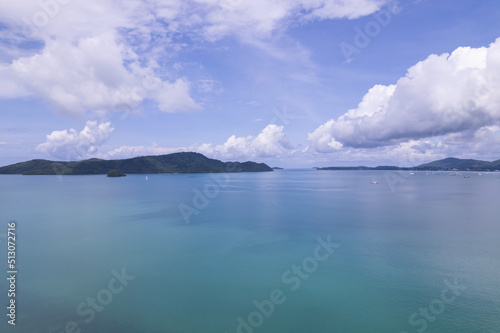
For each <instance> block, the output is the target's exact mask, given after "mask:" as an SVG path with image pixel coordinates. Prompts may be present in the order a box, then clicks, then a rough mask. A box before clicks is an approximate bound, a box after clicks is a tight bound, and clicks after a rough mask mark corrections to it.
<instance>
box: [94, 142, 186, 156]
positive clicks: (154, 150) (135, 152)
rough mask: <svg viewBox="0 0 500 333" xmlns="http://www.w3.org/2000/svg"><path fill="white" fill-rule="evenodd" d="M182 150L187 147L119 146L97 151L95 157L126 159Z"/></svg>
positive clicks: (154, 145)
mask: <svg viewBox="0 0 500 333" xmlns="http://www.w3.org/2000/svg"><path fill="white" fill-rule="evenodd" d="M182 151H188V149H187V148H184V147H181V148H166V147H160V146H158V145H156V144H153V145H152V146H121V147H119V148H116V149H113V150H111V151H108V152H106V153H99V154H98V155H96V157H99V158H103V159H126V158H131V157H137V156H149V155H165V154H172V153H177V152H182Z"/></svg>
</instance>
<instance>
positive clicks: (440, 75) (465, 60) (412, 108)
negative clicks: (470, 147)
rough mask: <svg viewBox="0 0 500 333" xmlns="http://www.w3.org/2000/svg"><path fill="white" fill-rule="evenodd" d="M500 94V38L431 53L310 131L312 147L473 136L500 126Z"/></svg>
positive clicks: (330, 148)
mask: <svg viewBox="0 0 500 333" xmlns="http://www.w3.org/2000/svg"><path fill="white" fill-rule="evenodd" d="M499 90H500V39H498V40H497V41H496V42H494V43H492V44H491V45H490V46H489V47H488V48H485V47H483V48H477V49H475V48H470V47H461V48H458V49H456V50H455V51H454V52H453V53H452V54H451V55H450V54H443V55H439V56H438V55H431V56H429V57H428V58H427V59H426V60H424V61H421V62H419V63H418V64H416V65H415V66H413V67H411V68H410V69H409V70H408V73H407V75H406V76H405V77H403V78H401V79H399V80H398V82H397V84H396V85H390V86H382V85H376V86H374V87H373V88H372V89H370V90H369V92H368V93H367V94H366V95H365V96H364V98H363V100H362V102H361V103H360V104H359V105H358V108H356V109H353V110H349V111H348V112H347V113H346V114H344V115H343V116H341V117H339V118H338V119H336V120H333V119H332V120H329V121H328V122H326V123H325V124H323V125H321V126H320V127H319V128H317V129H316V130H315V131H314V132H312V133H310V134H309V137H308V141H309V144H310V149H313V150H315V151H317V152H322V153H326V152H334V151H336V150H338V149H340V148H342V147H343V148H344V149H349V148H373V147H384V146H398V145H399V144H401V143H405V142H413V141H412V140H421V139H425V138H432V137H444V138H446V139H447V140H452V139H453V138H455V139H457V140H458V137H459V136H460V135H463V134H465V133H468V135H469V136H473V137H474V136H475V135H476V134H475V133H482V132H481V131H483V130H484V129H485V128H489V126H495V125H497V124H499V123H500V95H499V94H497V93H496V92H498V91H499ZM492 128H493V127H492ZM455 134H459V135H458V136H457V135H455ZM443 140H444V139H443Z"/></svg>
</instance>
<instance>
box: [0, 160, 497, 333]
mask: <svg viewBox="0 0 500 333" xmlns="http://www.w3.org/2000/svg"><path fill="white" fill-rule="evenodd" d="M214 177H215V178H214ZM373 178H375V179H377V180H378V184H377V185H374V184H370V182H371V181H372V179H373ZM391 178H394V179H395V180H393V181H389V183H390V185H389V184H388V182H387V179H391ZM204 192H206V193H205V194H203V193H204ZM200 193H201V194H200ZM193 200H194V202H193ZM179 207H181V208H182V209H183V211H184V215H185V217H186V218H184V217H183V215H182V213H181V209H180V208H179ZM189 213H192V214H189ZM499 216H500V177H499V175H495V174H484V175H482V176H477V175H474V174H471V178H463V176H461V175H458V176H455V177H450V176H448V174H447V173H429V174H428V175H426V174H425V173H418V174H416V175H409V173H401V174H398V173H386V172H375V173H373V172H363V171H354V172H350V171H308V170H295V171H294V170H284V171H276V172H273V173H245V174H226V175H208V174H195V175H148V180H147V181H146V180H145V176H144V175H129V176H127V177H125V178H112V179H111V178H106V177H105V176H63V177H60V176H59V177H57V176H17V175H15V176H4V175H2V176H0V242H1V243H0V255H1V258H2V259H1V262H2V264H1V265H0V269H1V270H2V271H3V272H4V275H5V276H6V275H7V273H6V271H7V265H6V250H7V249H6V239H5V233H6V232H7V231H6V230H7V223H8V222H9V221H11V220H15V221H16V222H17V230H16V232H17V247H18V249H17V258H18V277H17V278H18V280H17V297H16V302H17V318H16V323H17V324H16V327H15V328H13V327H11V326H10V325H8V324H7V317H6V316H5V313H6V310H4V314H3V315H2V318H3V319H2V321H1V322H0V331H1V332H44V333H60V332H80V331H79V330H81V332H106V333H115V332H120V333H128V332H154V333H155V332H165V333H170V332H173V333H188V332H189V333H196V332H207V333H211V332H218V333H224V332H227V333H234V332H241V333H251V332H256V333H257V332H259V333H260V332H262V333H264V332H269V333H281V332H286V333H294V332H296V333H303V332H314V333H323V332H325V333H327V332H328V333H333V332H341V333H351V332H352V333H357V332H359V333H361V332H381V333H400V332H408V333H410V332H439V333H447V332H450V333H451V332H453V333H457V332H464V333H479V332H488V333H498V332H500V218H499ZM2 233H3V237H1V234H2ZM318 238H320V239H321V240H322V242H330V243H335V244H336V245H335V247H322V246H321V243H320V242H319V241H318ZM329 251H330V252H331V253H330V252H329ZM315 255H316V256H315ZM319 259H321V260H319ZM294 265H295V270H294V268H293V266H294ZM122 269H124V270H125V274H126V275H128V279H127V278H126V279H125V283H122V284H120V282H119V281H118V280H117V279H116V274H118V275H120V274H121V273H122ZM113 270H114V273H112V271H113ZM132 277H134V278H133V279H132ZM113 279H114V280H113ZM110 281H111V282H112V284H111V287H110ZM125 284H126V285H125ZM450 285H457V287H455V289H453V290H451V289H450V288H449V286H450ZM112 288H114V290H115V291H116V289H120V292H111V291H110V290H111V289H112ZM7 289H8V285H7V281H6V279H2V280H1V282H0V302H2V304H3V305H7V302H8V299H7ZM110 296H111V299H110ZM88 298H96V299H97V301H96V302H97V305H96V306H97V308H92V307H91V305H89V304H87V303H86V302H87V301H88ZM271 299H272V300H274V303H273V301H270V300H271ZM445 300H446V302H445ZM99 302H101V303H99ZM254 302H256V303H257V305H255V303H254ZM82 303H83V304H82ZM259 304H260V305H259ZM270 304H271V305H270ZM261 305H262V306H263V307H262V306H261ZM79 306H80V308H79ZM259 307H260V308H259ZM4 308H5V307H4ZM77 309H79V310H80V313H77ZM97 309H99V311H98V310H97ZM419 309H422V311H427V314H426V315H424V314H425V312H424V314H421V313H419V311H420V310H419ZM91 312H93V315H91V314H90V313H91ZM82 313H83V314H82ZM412 315H413V317H412ZM410 317H412V320H409V319H410ZM410 321H411V322H410ZM72 322H74V323H72ZM242 322H244V323H243V324H242ZM68 323H69V324H68ZM65 326H67V327H65Z"/></svg>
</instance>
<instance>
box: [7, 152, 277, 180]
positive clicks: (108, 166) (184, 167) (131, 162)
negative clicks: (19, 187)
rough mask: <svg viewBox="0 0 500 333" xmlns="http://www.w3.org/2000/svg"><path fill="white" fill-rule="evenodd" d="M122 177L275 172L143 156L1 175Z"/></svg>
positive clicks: (27, 166)
mask: <svg viewBox="0 0 500 333" xmlns="http://www.w3.org/2000/svg"><path fill="white" fill-rule="evenodd" d="M111 170H119V171H120V172H121V173H126V174H134V173H139V174H140V173H224V172H263V171H273V169H272V168H270V167H269V166H268V165H267V164H264V163H255V162H243V163H240V162H222V161H219V160H215V159H210V158H208V157H206V156H204V155H202V154H199V153H193V152H182V153H173V154H168V155H160V156H141V157H134V158H129V159H123V160H102V159H97V158H92V159H89V160H84V161H77V162H58V161H49V160H41V159H37V160H31V161H27V162H21V163H16V164H11V165H8V166H4V167H0V174H21V175H99V174H102V175H107V174H108V173H109V172H110V171H111Z"/></svg>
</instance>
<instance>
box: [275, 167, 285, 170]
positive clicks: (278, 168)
mask: <svg viewBox="0 0 500 333" xmlns="http://www.w3.org/2000/svg"><path fill="white" fill-rule="evenodd" d="M273 170H283V168H280V167H276V166H275V167H273Z"/></svg>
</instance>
